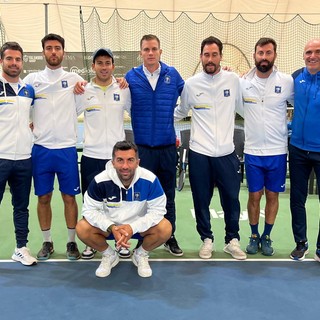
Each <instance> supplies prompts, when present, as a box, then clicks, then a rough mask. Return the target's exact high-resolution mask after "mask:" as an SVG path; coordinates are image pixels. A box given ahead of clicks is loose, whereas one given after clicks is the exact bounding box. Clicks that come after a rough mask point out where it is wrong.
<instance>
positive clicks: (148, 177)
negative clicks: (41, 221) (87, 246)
mask: <svg viewBox="0 0 320 320" xmlns="http://www.w3.org/2000/svg"><path fill="white" fill-rule="evenodd" d="M165 214H166V196H165V194H164V192H163V189H162V187H161V184H160V182H159V180H158V178H157V177H156V176H155V175H154V174H153V173H152V172H151V171H149V170H147V169H144V168H141V167H138V168H137V169H136V172H135V176H134V178H133V181H132V183H131V185H130V187H129V188H128V189H126V188H125V187H124V186H123V184H122V183H121V181H120V179H119V178H118V175H117V173H116V170H115V169H114V167H113V165H112V161H109V162H108V163H107V164H106V170H104V171H103V172H101V173H100V174H98V175H97V176H96V177H95V178H94V179H93V180H92V182H91V183H90V185H89V188H88V190H87V192H86V193H85V195H84V203H83V206H82V215H83V217H84V218H85V219H86V220H87V221H88V222H89V223H90V224H91V225H92V226H94V227H97V228H99V229H101V230H103V231H106V230H107V228H108V227H109V226H110V225H111V224H116V225H122V224H129V225H130V226H131V228H132V230H133V234H135V233H141V232H144V231H146V230H148V229H150V228H151V227H153V226H155V225H157V224H158V223H159V222H160V221H161V220H162V219H163V217H164V215H165Z"/></svg>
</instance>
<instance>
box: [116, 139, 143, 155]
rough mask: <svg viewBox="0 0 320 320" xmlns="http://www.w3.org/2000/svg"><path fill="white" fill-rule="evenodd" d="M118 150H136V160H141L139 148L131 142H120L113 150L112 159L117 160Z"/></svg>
mask: <svg viewBox="0 0 320 320" xmlns="http://www.w3.org/2000/svg"><path fill="white" fill-rule="evenodd" d="M118 150H121V151H126V150H134V151H135V153H136V158H139V153H138V147H137V146H136V144H134V143H133V142H131V141H126V140H124V141H118V142H117V143H116V144H115V145H114V147H113V150H112V159H114V158H115V154H116V152H117V151H118Z"/></svg>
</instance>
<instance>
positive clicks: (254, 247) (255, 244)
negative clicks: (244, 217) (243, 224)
mask: <svg viewBox="0 0 320 320" xmlns="http://www.w3.org/2000/svg"><path fill="white" fill-rule="evenodd" d="M249 239H250V242H249V244H248V245H247V247H246V252H247V253H249V254H256V253H258V251H259V245H260V238H259V236H258V235H256V234H252V235H251V237H250V238H249Z"/></svg>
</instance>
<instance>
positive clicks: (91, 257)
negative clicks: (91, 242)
mask: <svg viewBox="0 0 320 320" xmlns="http://www.w3.org/2000/svg"><path fill="white" fill-rule="evenodd" d="M93 258H94V254H92V255H90V256H84V255H83V254H82V255H81V259H84V260H91V259H93Z"/></svg>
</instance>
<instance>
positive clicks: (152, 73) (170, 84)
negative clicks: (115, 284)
mask: <svg viewBox="0 0 320 320" xmlns="http://www.w3.org/2000/svg"><path fill="white" fill-rule="evenodd" d="M140 50H141V52H140V55H141V58H142V60H143V64H142V65H141V66H139V67H137V68H133V69H131V70H130V71H129V72H128V73H127V75H126V80H127V81H128V83H129V89H130V91H131V100H132V104H131V120H132V129H133V134H134V141H135V143H136V144H137V146H138V148H139V154H140V165H141V166H142V167H144V168H147V169H149V170H150V171H152V172H153V173H154V174H155V175H156V176H157V177H158V178H159V180H160V183H161V185H162V187H163V189H164V192H165V194H166V196H167V205H166V209H167V213H166V215H165V217H166V218H167V219H168V220H169V221H170V222H171V225H172V236H171V238H170V239H169V240H168V241H167V242H166V243H165V248H166V249H167V250H168V251H169V252H170V253H171V254H173V255H175V256H182V255H183V251H182V250H181V249H180V247H179V245H178V242H177V241H176V239H175V236H174V231H175V229H176V225H175V222H176V210H175V186H176V164H177V151H176V133H175V130H174V119H173V112H174V108H175V106H176V103H177V99H178V97H179V96H180V94H181V92H182V89H183V86H184V81H183V79H182V78H181V76H180V74H179V73H178V71H177V70H176V69H175V68H174V67H170V66H167V65H166V64H164V63H163V62H161V61H160V57H161V53H162V50H161V49H160V40H159V39H158V37H157V36H155V35H151V34H149V35H144V36H143V37H142V39H141V41H140Z"/></svg>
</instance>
